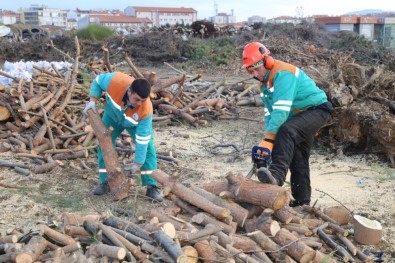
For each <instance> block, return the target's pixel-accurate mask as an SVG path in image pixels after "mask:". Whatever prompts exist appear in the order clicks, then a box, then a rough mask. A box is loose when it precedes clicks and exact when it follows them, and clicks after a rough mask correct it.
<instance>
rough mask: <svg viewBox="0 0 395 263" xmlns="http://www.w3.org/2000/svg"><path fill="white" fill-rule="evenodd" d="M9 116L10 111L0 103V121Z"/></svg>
mask: <svg viewBox="0 0 395 263" xmlns="http://www.w3.org/2000/svg"><path fill="white" fill-rule="evenodd" d="M10 117H11V112H10V111H9V109H8V107H7V106H1V105H0V121H6V120H8V119H9V118H10Z"/></svg>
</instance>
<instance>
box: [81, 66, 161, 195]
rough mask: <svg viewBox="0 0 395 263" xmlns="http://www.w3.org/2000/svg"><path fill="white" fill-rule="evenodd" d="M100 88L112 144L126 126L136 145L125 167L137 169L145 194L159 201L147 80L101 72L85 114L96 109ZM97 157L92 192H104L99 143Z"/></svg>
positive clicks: (106, 188) (105, 185) (103, 173)
mask: <svg viewBox="0 0 395 263" xmlns="http://www.w3.org/2000/svg"><path fill="white" fill-rule="evenodd" d="M103 92H104V93H105V99H106V103H105V105H104V114H103V117H102V120H103V123H104V125H105V126H106V128H109V127H112V128H113V131H112V133H111V139H112V142H113V145H114V147H115V141H116V139H117V137H118V136H119V135H120V134H121V132H122V131H124V130H125V129H126V131H127V132H128V133H129V134H130V136H131V137H132V138H133V141H134V143H135V146H136V148H135V156H134V163H133V164H130V165H128V167H126V168H125V169H128V170H133V171H139V170H140V171H141V181H142V185H144V186H147V191H146V196H148V197H150V198H152V199H153V200H155V201H157V202H161V201H162V200H163V198H162V195H161V193H160V191H159V190H158V188H157V182H156V181H155V179H153V178H152V177H151V173H152V171H153V170H155V169H157V159H156V151H155V146H154V141H153V130H152V114H153V107H152V103H151V100H150V98H149V95H150V92H151V85H150V83H149V82H148V81H147V80H146V79H134V78H133V77H130V76H128V75H126V74H124V73H122V72H112V73H103V74H100V75H99V76H97V77H96V79H95V80H94V81H93V82H92V84H91V88H90V92H89V97H90V101H89V102H88V103H87V105H86V106H85V109H84V110H83V112H82V113H83V115H84V116H87V112H88V110H89V109H92V110H94V111H95V112H97V110H96V101H97V100H98V98H100V97H101V96H102V93H103ZM97 158H98V163H99V181H100V185H99V186H98V187H96V188H95V190H94V191H93V193H94V194H95V195H103V194H106V193H108V192H109V191H110V187H109V185H108V181H107V172H106V168H105V164H104V159H103V154H102V151H101V148H100V147H99V149H98V152H97Z"/></svg>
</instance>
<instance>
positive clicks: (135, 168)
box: [122, 163, 142, 175]
mask: <svg viewBox="0 0 395 263" xmlns="http://www.w3.org/2000/svg"><path fill="white" fill-rule="evenodd" d="M141 166H142V165H141V164H138V163H130V164H124V165H123V166H122V169H123V170H124V171H127V172H129V173H131V174H132V175H138V174H140V168H141Z"/></svg>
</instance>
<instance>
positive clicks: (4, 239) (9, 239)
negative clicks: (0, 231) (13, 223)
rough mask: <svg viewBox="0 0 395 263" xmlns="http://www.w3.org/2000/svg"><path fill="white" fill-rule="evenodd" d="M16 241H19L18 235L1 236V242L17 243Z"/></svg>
mask: <svg viewBox="0 0 395 263" xmlns="http://www.w3.org/2000/svg"><path fill="white" fill-rule="evenodd" d="M16 242H18V236H17V235H7V236H3V237H0V244H6V243H16Z"/></svg>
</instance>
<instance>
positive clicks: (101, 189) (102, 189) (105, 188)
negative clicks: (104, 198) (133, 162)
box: [93, 183, 110, 195]
mask: <svg viewBox="0 0 395 263" xmlns="http://www.w3.org/2000/svg"><path fill="white" fill-rule="evenodd" d="M109 192H110V186H109V185H108V183H101V184H99V186H97V187H96V188H95V190H93V194H94V195H104V194H107V193H109Z"/></svg>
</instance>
